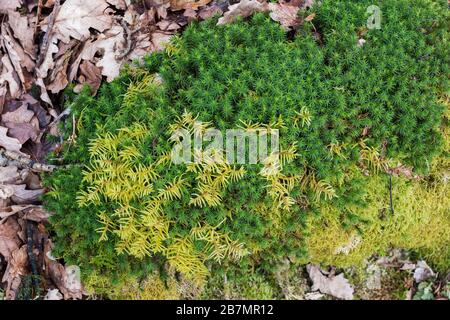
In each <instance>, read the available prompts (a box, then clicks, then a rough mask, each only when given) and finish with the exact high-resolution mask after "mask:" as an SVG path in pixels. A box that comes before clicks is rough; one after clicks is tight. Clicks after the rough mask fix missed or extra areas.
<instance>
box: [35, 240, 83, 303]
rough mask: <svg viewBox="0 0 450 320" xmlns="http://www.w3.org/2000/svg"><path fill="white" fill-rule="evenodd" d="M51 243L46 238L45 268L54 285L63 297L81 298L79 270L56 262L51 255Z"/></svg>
mask: <svg viewBox="0 0 450 320" xmlns="http://www.w3.org/2000/svg"><path fill="white" fill-rule="evenodd" d="M52 249H53V243H52V242H51V240H47V241H46V242H45V244H44V263H45V266H46V268H45V270H46V272H47V273H48V275H49V277H50V278H51V279H52V281H53V283H54V284H55V285H56V287H57V288H58V289H59V290H60V291H61V293H62V294H63V295H64V299H66V300H67V299H81V298H82V296H83V287H82V285H81V282H80V272H79V268H78V267H77V266H67V267H66V268H64V266H63V265H62V264H60V263H59V262H57V261H56V260H55V259H54V258H53V257H52V255H51V250H52Z"/></svg>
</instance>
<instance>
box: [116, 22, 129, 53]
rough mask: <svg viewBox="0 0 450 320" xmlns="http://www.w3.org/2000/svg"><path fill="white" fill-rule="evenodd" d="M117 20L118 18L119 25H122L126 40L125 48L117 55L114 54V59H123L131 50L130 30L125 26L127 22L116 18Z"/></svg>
mask: <svg viewBox="0 0 450 320" xmlns="http://www.w3.org/2000/svg"><path fill="white" fill-rule="evenodd" d="M117 20H119V22H120V25H121V26H122V28H123V31H124V38H125V42H126V46H127V47H126V48H125V50H124V51H123V52H122V53H121V54H119V55H116V60H122V59H124V58H125V57H126V56H127V55H128V54H129V53H130V51H131V35H132V32H131V31H130V29H129V28H128V26H127V23H126V22H125V21H124V20H123V19H117Z"/></svg>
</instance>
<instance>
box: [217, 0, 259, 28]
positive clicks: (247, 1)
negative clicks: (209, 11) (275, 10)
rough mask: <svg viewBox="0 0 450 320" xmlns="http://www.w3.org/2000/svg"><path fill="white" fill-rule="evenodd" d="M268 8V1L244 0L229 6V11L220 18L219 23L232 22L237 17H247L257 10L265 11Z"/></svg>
mask: <svg viewBox="0 0 450 320" xmlns="http://www.w3.org/2000/svg"><path fill="white" fill-rule="evenodd" d="M267 10H268V7H267V4H266V3H261V2H258V1H257V0H242V1H241V2H239V3H236V4H233V5H231V6H229V7H228V11H227V12H225V14H224V15H223V17H221V18H220V19H219V21H218V22H217V25H221V24H227V23H231V22H233V21H234V20H235V19H236V18H237V17H242V18H246V17H248V16H250V15H252V14H253V13H255V12H264V11H267Z"/></svg>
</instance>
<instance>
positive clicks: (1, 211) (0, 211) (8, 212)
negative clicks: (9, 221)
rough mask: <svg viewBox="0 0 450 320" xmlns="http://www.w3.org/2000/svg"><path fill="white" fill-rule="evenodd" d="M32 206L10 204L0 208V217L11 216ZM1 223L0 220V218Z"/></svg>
mask: <svg viewBox="0 0 450 320" xmlns="http://www.w3.org/2000/svg"><path fill="white" fill-rule="evenodd" d="M32 207H34V206H33V205H12V206H9V207H6V208H0V219H5V218H7V217H10V216H13V215H15V214H16V213H18V212H21V211H24V210H26V209H28V208H32ZM0 223H1V220H0Z"/></svg>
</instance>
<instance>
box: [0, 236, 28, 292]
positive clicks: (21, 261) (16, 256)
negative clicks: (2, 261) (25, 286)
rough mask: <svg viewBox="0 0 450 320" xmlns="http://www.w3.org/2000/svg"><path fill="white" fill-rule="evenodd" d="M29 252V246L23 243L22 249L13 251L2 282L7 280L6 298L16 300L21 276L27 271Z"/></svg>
mask: <svg viewBox="0 0 450 320" xmlns="http://www.w3.org/2000/svg"><path fill="white" fill-rule="evenodd" d="M27 265H28V254H27V246H26V245H23V246H22V247H21V248H20V249H16V250H14V252H12V253H11V260H10V261H9V263H8V266H7V267H6V270H5V274H4V275H3V279H2V282H7V287H6V299H7V300H14V299H15V297H16V295H17V291H18V289H19V286H20V283H21V276H23V275H25V274H26V273H27Z"/></svg>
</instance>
